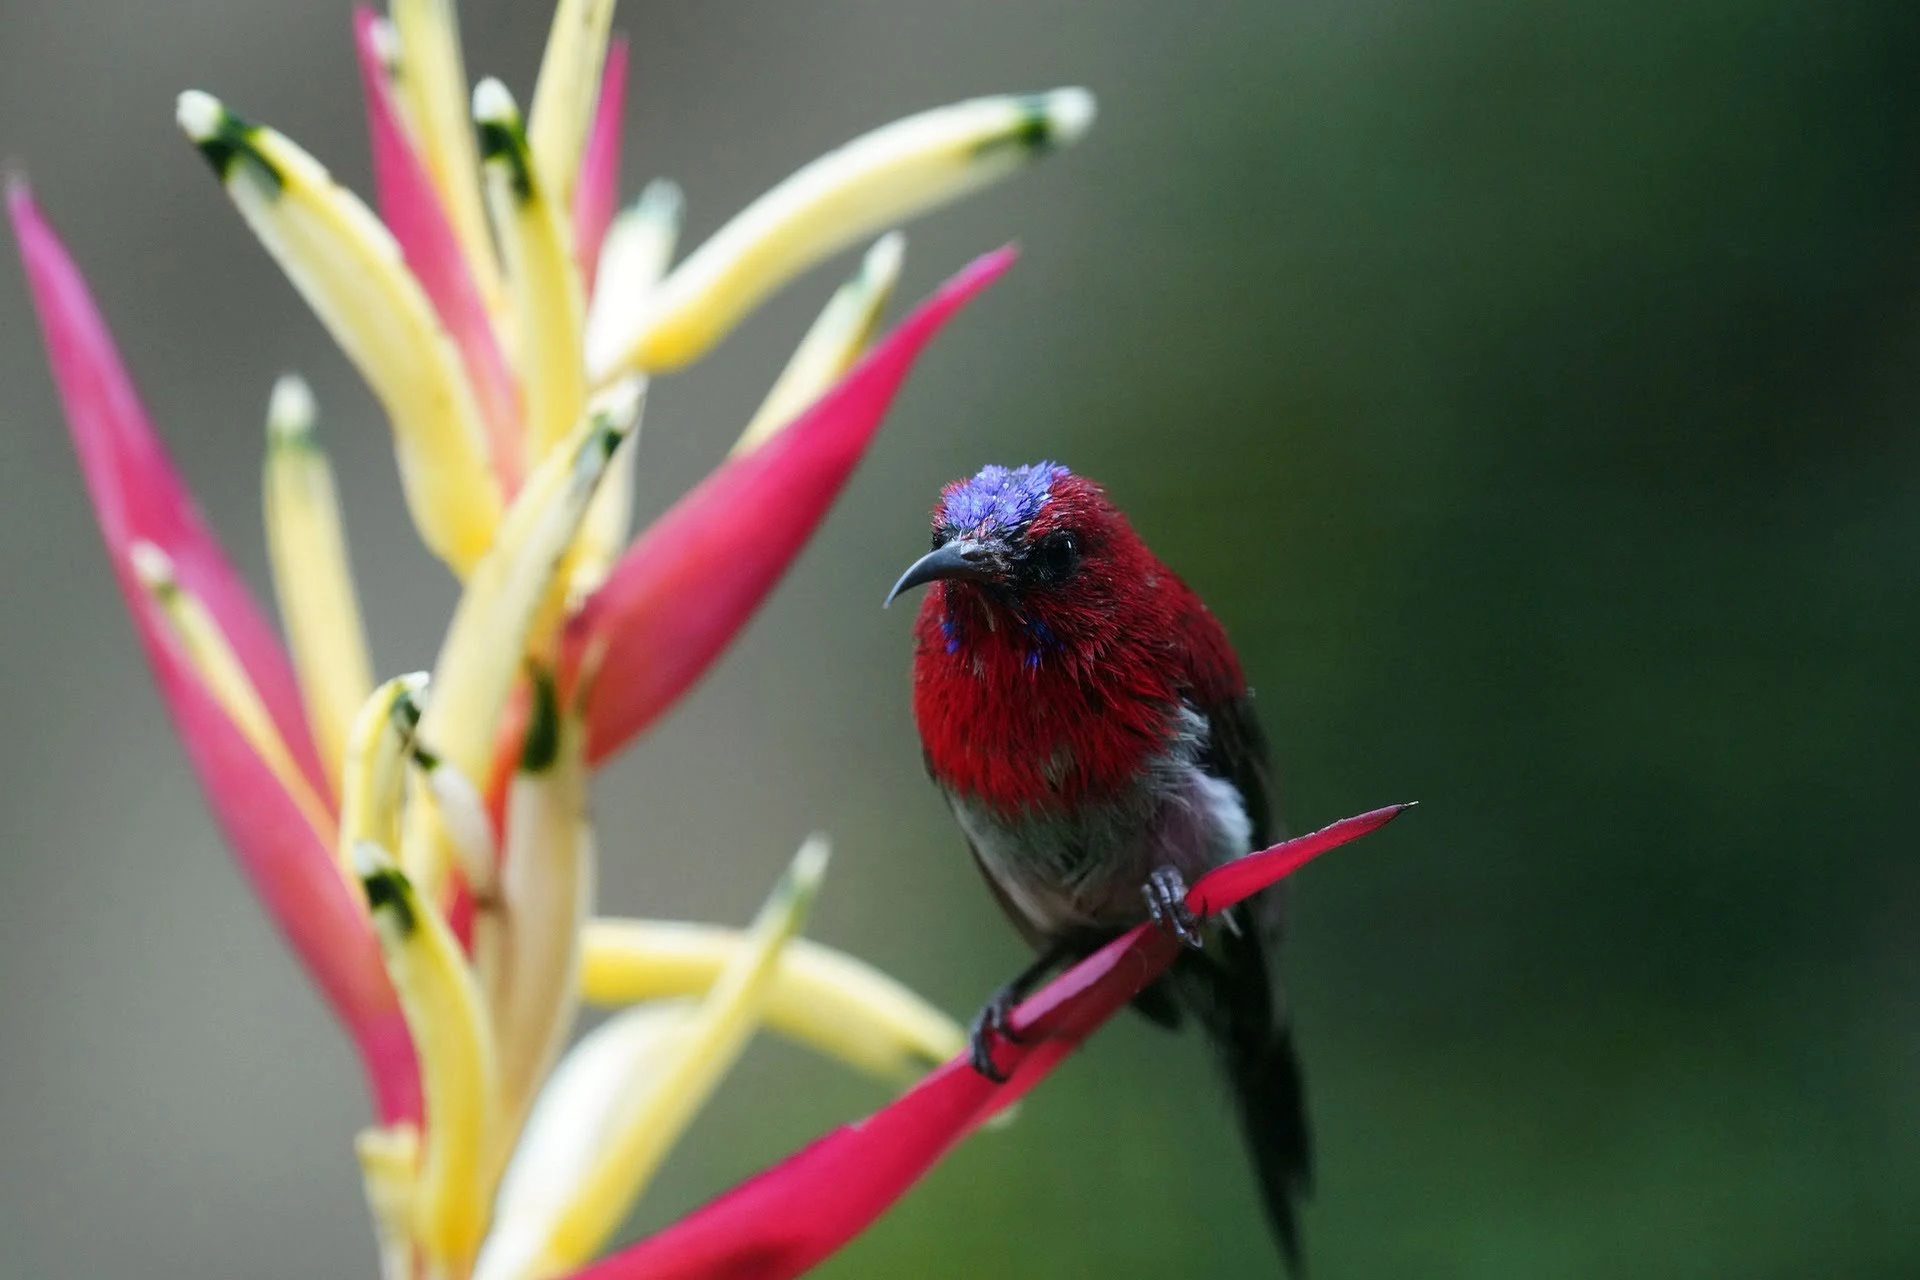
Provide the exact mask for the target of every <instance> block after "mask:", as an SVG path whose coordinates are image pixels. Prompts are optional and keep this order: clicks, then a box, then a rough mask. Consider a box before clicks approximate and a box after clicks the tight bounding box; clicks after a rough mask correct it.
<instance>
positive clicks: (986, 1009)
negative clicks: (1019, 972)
mask: <svg viewBox="0 0 1920 1280" xmlns="http://www.w3.org/2000/svg"><path fill="white" fill-rule="evenodd" d="M1019 1000H1020V991H1019V989H1018V987H1017V986H1016V985H1015V984H1014V983H1011V982H1010V983H1008V984H1007V985H1006V986H1004V987H1001V988H1000V989H999V990H998V991H996V992H994V993H993V994H992V995H990V996H988V997H987V1002H986V1003H985V1004H983V1005H981V1006H980V1011H979V1012H978V1013H976V1014H974V1015H973V1020H972V1021H971V1022H969V1023H968V1024H967V1058H968V1060H969V1061H971V1062H972V1063H973V1069H974V1070H975V1071H978V1072H979V1073H980V1074H981V1075H983V1076H985V1077H986V1078H987V1079H989V1080H991V1081H993V1082H994V1083H995V1084H1005V1083H1006V1082H1007V1073H1006V1072H1004V1071H1002V1070H1001V1069H1000V1068H999V1067H997V1066H995V1065H994V1061H993V1042H994V1039H995V1038H996V1037H998V1038H999V1039H1002V1040H1005V1041H1006V1042H1007V1043H1008V1044H1019V1043H1020V1037H1019V1036H1018V1035H1016V1034H1015V1033H1014V1030H1013V1021H1012V1016H1013V1006H1014V1005H1015V1004H1017V1003H1018V1002H1019Z"/></svg>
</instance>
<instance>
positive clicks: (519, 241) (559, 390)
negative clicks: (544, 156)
mask: <svg viewBox="0 0 1920 1280" xmlns="http://www.w3.org/2000/svg"><path fill="white" fill-rule="evenodd" d="M473 118H474V123H475V124H476V125H477V126H478V128H479V133H480V151H481V157H482V160H481V164H482V168H483V170H484V172H485V174H486V183H487V200H488V203H489V205H490V206H491V207H492V209H493V223H494V227H495V228H496V229H497V230H498V232H499V233H500V246H501V249H502V252H503V255H504V256H505V258H506V264H507V286H508V294H509V296H510V297H511V299H512V303H513V314H514V316H515V331H516V332H517V333H518V334H519V335H520V361H519V364H520V380H521V385H522V387H523V388H524V389H525V391H526V427H525V430H524V432H523V433H522V438H523V439H524V440H525V442H526V450H527V455H526V460H527V467H528V469H529V470H530V469H532V468H533V467H535V466H538V465H539V463H540V460H541V459H542V458H544V457H546V456H547V451H548V450H550V449H552V448H554V447H555V446H556V445H558V444H559V443H560V442H561V441H562V440H563V439H565V438H566V435H567V433H568V432H569V431H572V430H573V427H574V424H575V423H576V422H578V421H579V419H580V409H581V406H583V405H584V404H586V401H587V375H586V370H585V368H584V367H583V366H582V364H581V354H580V349H581V342H582V334H583V332H584V326H585V323H586V320H585V316H584V310H585V302H584V301H583V299H582V296H581V291H580V277H579V273H578V270H577V268H576V267H575V265H574V260H573V248H572V244H571V235H572V233H571V230H570V227H571V223H570V215H568V213H567V211H566V206H565V205H563V204H560V203H559V202H558V201H557V200H556V199H554V198H553V193H552V191H551V190H550V189H549V188H548V187H547V185H546V183H545V182H544V180H543V179H542V177H541V175H540V173H539V172H538V171H537V170H536V168H535V166H534V163H533V157H532V156H531V155H530V154H529V152H528V150H527V135H526V133H525V131H524V130H523V129H522V127H521V123H520V112H519V109H518V108H516V107H515V106H514V104H513V96H512V95H511V94H509V93H508V92H507V88H506V86H505V85H503V84H501V83H500V82H499V81H498V80H482V81H481V82H480V83H479V85H478V86H477V87H475V89H474V91H473Z"/></svg>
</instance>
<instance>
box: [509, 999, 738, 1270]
mask: <svg viewBox="0 0 1920 1280" xmlns="http://www.w3.org/2000/svg"><path fill="white" fill-rule="evenodd" d="M699 1008H700V1007H699V1005H698V1004H697V1003H696V1002H695V1001H692V1000H668V1001H660V1002H658V1003H655V1004H648V1005H640V1006H636V1007H635V1008H631V1009H622V1010H621V1011H619V1012H618V1013H615V1014H614V1015H612V1016H611V1017H609V1018H608V1019H607V1020H606V1021H604V1022H602V1023H601V1024H600V1025H599V1026H597V1027H595V1028H594V1029H593V1030H591V1031H589V1032H587V1034H586V1035H584V1036H582V1037H580V1041H579V1043H577V1044H575V1045H574V1046H573V1048H572V1049H570V1050H568V1051H567V1055H566V1057H564V1058H562V1059H561V1060H560V1065H559V1066H558V1067H556V1068H555V1069H554V1072H553V1074H552V1075H551V1076H550V1077H548V1080H547V1085H546V1088H545V1089H543V1090H542V1091H541V1093H540V1098H539V1101H538V1102H537V1103H536V1104H535V1105H534V1108H533V1114H532V1115H531V1116H530V1117H529V1118H528V1120H527V1127H526V1132H525V1134H524V1135H523V1136H522V1138H521V1140H520V1144H519V1146H517V1147H516V1148H515V1149H514V1152H513V1163H512V1164H510V1165H508V1167H507V1173H506V1177H505V1178H504V1179H502V1181H501V1183H500V1195H499V1197H498V1199H497V1200H496V1201H495V1207H494V1218H493V1229H492V1230H491V1231H489V1232H488V1233H487V1242H486V1246H485V1247H484V1248H482V1249H481V1251H480V1261H479V1263H478V1265H477V1266H475V1268H474V1280H529V1278H530V1277H534V1276H547V1275H551V1274H552V1273H553V1271H554V1269H555V1267H554V1264H552V1263H551V1262H547V1261H546V1247H547V1235H548V1233H549V1232H550V1231H551V1229H552V1226H553V1223H554V1222H556V1221H557V1220H558V1219H559V1218H560V1216H561V1215H562V1214H563V1213H565V1212H566V1208H567V1204H568V1202H569V1201H570V1200H571V1199H572V1198H573V1196H574V1194H575V1193H576V1191H577V1189H578V1187H579V1185H580V1180H581V1178H582V1177H583V1176H584V1175H585V1173H586V1171H587V1170H588V1169H590V1168H592V1167H593V1165H594V1163H595V1162H596V1161H597V1160H598V1159H599V1158H600V1156H601V1153H602V1152H603V1151H604V1150H605V1149H606V1144H607V1139H608V1137H609V1132H610V1123H609V1122H610V1119H611V1118H613V1117H618V1116H620V1115H622V1114H623V1113H624V1112H625V1111H627V1110H630V1109H631V1107H632V1105H633V1102H634V1100H635V1099H636V1098H638V1097H640V1096H642V1095H643V1094H645V1093H646V1092H647V1091H648V1090H649V1089H651V1087H652V1085H653V1082H654V1081H656V1080H658V1079H659V1077H660V1074H661V1072H663V1071H664V1070H665V1069H666V1068H667V1066H668V1064H669V1063H671V1062H672V1061H673V1060H674V1059H675V1057H676V1056H677V1055H678V1053H679V1051H680V1049H681V1048H682V1046H684V1045H685V1043H686V1035H687V1031H688V1029H689V1027H690V1025H691V1023H692V1020H693V1018H694V1017H695V1016H696V1015H697V1014H698V1013H699Z"/></svg>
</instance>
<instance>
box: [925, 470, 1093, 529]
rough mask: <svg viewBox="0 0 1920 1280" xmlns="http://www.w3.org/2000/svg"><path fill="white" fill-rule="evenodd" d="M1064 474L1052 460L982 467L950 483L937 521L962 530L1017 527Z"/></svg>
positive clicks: (942, 497) (1034, 514)
mask: <svg viewBox="0 0 1920 1280" xmlns="http://www.w3.org/2000/svg"><path fill="white" fill-rule="evenodd" d="M1067 474H1068V472H1067V469H1066V468H1065V467H1063V466H1060V465H1059V464H1058V463H1054V462H1036V463H1033V464H1032V465H1031V466H1025V467H982V468H980V473H979V474H978V475H976V476H974V477H973V478H972V479H970V480H962V481H960V482H958V483H957V484H952V485H949V486H948V487H947V490H946V492H945V493H943V494H941V496H940V518H939V521H938V523H939V524H941V525H942V526H944V527H947V528H952V529H955V530H958V531H960V532H962V533H980V532H986V531H989V530H1008V529H1013V528H1017V527H1019V526H1020V525H1024V524H1026V523H1027V522H1028V521H1029V520H1031V519H1033V518H1034V516H1036V515H1038V514H1039V513H1040V508H1041V507H1042V506H1044V505H1045V504H1046V501H1047V495H1048V494H1050V493H1051V492H1053V482H1054V481H1056V480H1058V479H1060V478H1061V477H1062V476H1065V475H1067Z"/></svg>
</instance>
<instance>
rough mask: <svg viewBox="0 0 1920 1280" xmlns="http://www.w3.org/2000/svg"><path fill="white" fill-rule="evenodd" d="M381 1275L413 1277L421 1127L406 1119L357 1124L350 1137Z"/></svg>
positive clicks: (386, 1279) (393, 1279)
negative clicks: (415, 1181)
mask: <svg viewBox="0 0 1920 1280" xmlns="http://www.w3.org/2000/svg"><path fill="white" fill-rule="evenodd" d="M353 1153H354V1155H356V1156H357V1157H359V1160H360V1180H361V1182H362V1183H363V1184H364V1185H365V1187H366V1192H367V1208H368V1209H369V1210H370V1211H371V1212H372V1214H373V1234H374V1240H375V1243H376V1244H378V1245H379V1248H380V1277H381V1280H413V1213H414V1208H413V1204H414V1200H413V1175H414V1170H415V1169H416V1168H417V1167H418V1165H419V1163H420V1131H419V1130H418V1129H416V1128H414V1127H413V1126H412V1125H410V1124H401V1125H393V1126H391V1127H388V1128H372V1129H362V1130H361V1131H360V1132H359V1133H358V1134H357V1135H356V1136H355V1137H354V1140H353Z"/></svg>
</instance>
